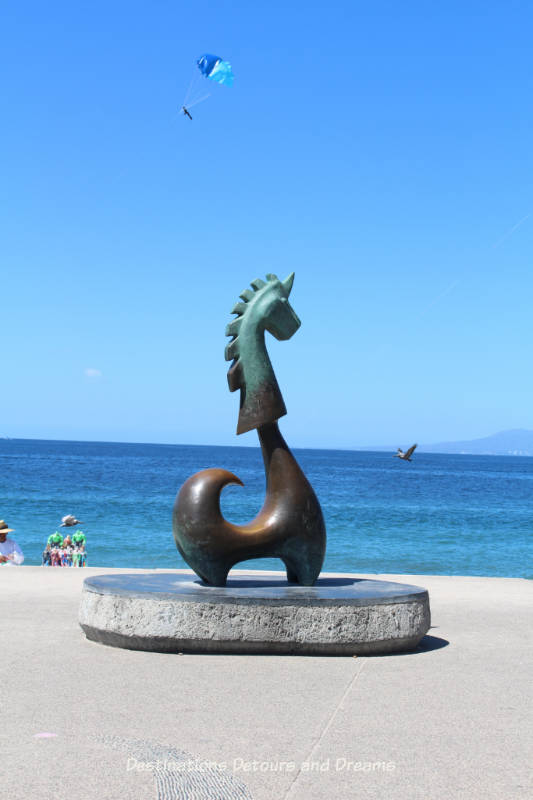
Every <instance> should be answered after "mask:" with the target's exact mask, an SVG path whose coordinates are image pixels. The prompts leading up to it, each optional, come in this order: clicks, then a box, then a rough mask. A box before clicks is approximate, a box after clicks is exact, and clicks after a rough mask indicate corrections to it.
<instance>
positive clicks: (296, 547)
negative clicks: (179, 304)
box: [173, 273, 326, 586]
mask: <svg viewBox="0 0 533 800" xmlns="http://www.w3.org/2000/svg"><path fill="white" fill-rule="evenodd" d="M266 278H267V280H266V282H265V281H263V280H260V279H259V278H257V279H256V280H254V281H252V282H251V286H252V287H253V291H252V290H250V289H245V290H244V291H243V292H242V294H241V295H240V297H241V299H242V301H243V302H238V303H236V304H235V305H234V306H233V309H232V311H231V313H232V314H236V315H237V316H236V317H235V318H234V319H233V320H232V321H231V322H230V323H229V325H228V326H227V328H226V336H231V337H232V338H231V341H230V342H229V344H228V345H227V347H226V354H225V355H226V360H227V361H232V364H231V366H230V368H229V371H228V384H229V388H230V391H232V392H234V391H236V390H237V389H240V392H241V394H240V411H239V422H238V426H237V433H238V434H240V433H245V432H246V431H250V430H253V429H254V428H256V429H257V433H258V436H259V441H260V443H261V449H262V453H263V461H264V465H265V475H266V498H265V501H264V504H263V507H262V509H261V511H260V512H259V514H258V515H257V516H256V517H255V519H253V520H252V521H251V522H249V523H247V524H245V525H234V524H232V523H231V522H228V521H227V520H226V519H224V517H223V516H222V514H221V511H220V494H221V492H222V489H223V488H224V486H227V485H229V484H239V485H240V486H242V485H243V483H242V481H241V480H240V479H239V478H238V477H237V476H236V475H234V474H233V473H232V472H228V471H227V470H224V469H206V470H203V471H202V472H198V473H197V474H196V475H193V476H192V477H191V478H189V479H188V480H187V481H186V482H185V483H184V484H183V486H182V488H181V490H180V491H179V493H178V496H177V498H176V502H175V504H174V514H173V531H174V539H175V541H176V546H177V548H178V550H179V552H180V553H181V555H182V556H183V558H184V559H185V561H187V563H188V564H189V565H190V566H191V567H192V568H193V570H194V571H195V572H196V574H197V575H198V576H199V577H200V578H201V579H202V580H203V581H204V582H205V583H208V584H211V585H213V586H225V585H226V579H227V576H228V572H229V571H230V569H231V568H232V567H233V566H234V565H235V564H237V563H238V562H239V561H245V560H247V559H251V558H264V557H271V558H280V559H281V560H282V561H283V563H284V564H285V568H286V571H287V580H288V581H290V582H291V583H299V584H301V585H302V586H312V585H313V584H314V583H315V581H316V579H317V578H318V576H319V574H320V570H321V568H322V563H323V561H324V554H325V549H326V530H325V526H324V519H323V516H322V510H321V508H320V503H319V502H318V499H317V497H316V495H315V493H314V491H313V489H312V487H311V484H310V483H309V481H308V480H307V478H306V477H305V475H304V474H303V472H302V470H301V469H300V467H299V466H298V463H297V461H296V459H295V458H294V456H293V455H292V453H291V451H290V450H289V448H288V446H287V444H286V442H285V440H284V439H283V436H282V435H281V433H280V430H279V428H278V423H277V420H278V419H279V418H280V417H282V416H283V415H284V414H286V413H287V410H286V408H285V403H284V402H283V397H282V396H281V392H280V389H279V386H278V382H277V380H276V376H275V375H274V370H273V369H272V364H271V362H270V358H269V356H268V353H267V349H266V345H265V330H267V331H269V332H270V333H271V334H272V335H273V336H275V337H276V339H280V340H285V339H290V338H291V336H292V335H293V334H294V333H296V331H297V330H298V328H299V327H300V320H299V319H298V317H297V316H296V314H295V313H294V311H293V309H292V307H291V305H290V303H289V294H290V292H291V289H292V285H293V281H294V273H292V274H291V275H289V277H288V278H287V279H286V280H285V281H280V280H279V279H278V278H277V277H276V275H273V274H268V275H267V276H266Z"/></svg>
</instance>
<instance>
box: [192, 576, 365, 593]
mask: <svg viewBox="0 0 533 800" xmlns="http://www.w3.org/2000/svg"><path fill="white" fill-rule="evenodd" d="M362 580H363V579H362V578H318V580H317V581H316V583H315V584H314V586H304V587H299V586H298V584H295V583H288V582H287V579H286V578H285V577H280V578H275V577H274V576H269V575H265V576H263V577H261V578H232V577H231V576H230V577H229V578H228V582H227V583H226V587H225V588H226V589H229V590H231V589H269V588H270V589H290V588H300V589H302V590H304V591H305V590H307V591H309V590H310V591H312V590H313V589H325V588H332V587H335V586H353V585H354V584H356V583H362ZM194 583H196V584H197V585H198V586H209V584H207V583H205V582H204V581H202V580H201V579H198V580H197V581H194Z"/></svg>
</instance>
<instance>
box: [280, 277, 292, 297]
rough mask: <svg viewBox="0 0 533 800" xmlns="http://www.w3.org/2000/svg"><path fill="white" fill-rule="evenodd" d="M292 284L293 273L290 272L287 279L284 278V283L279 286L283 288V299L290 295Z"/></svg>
mask: <svg viewBox="0 0 533 800" xmlns="http://www.w3.org/2000/svg"><path fill="white" fill-rule="evenodd" d="M293 283H294V272H291V274H290V275H289V277H288V278H285V280H284V281H281V285H282V286H283V294H284V295H285V297H288V296H289V295H290V293H291V289H292V284H293Z"/></svg>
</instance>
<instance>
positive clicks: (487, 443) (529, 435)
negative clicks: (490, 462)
mask: <svg viewBox="0 0 533 800" xmlns="http://www.w3.org/2000/svg"><path fill="white" fill-rule="evenodd" d="M418 449H419V450H420V452H423V453H464V454H468V455H475V456H533V431H527V430H524V429H522V428H518V429H516V430H511V431H501V432H500V433H494V434H493V435H492V436H485V437H484V438H483V439H471V440H470V441H466V442H439V443H438V444H425V445H420V446H419V448H418Z"/></svg>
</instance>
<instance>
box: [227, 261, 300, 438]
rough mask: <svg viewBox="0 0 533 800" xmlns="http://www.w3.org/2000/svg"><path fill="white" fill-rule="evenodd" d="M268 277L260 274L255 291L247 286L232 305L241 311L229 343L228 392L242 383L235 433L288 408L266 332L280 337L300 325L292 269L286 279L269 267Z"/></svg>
mask: <svg viewBox="0 0 533 800" xmlns="http://www.w3.org/2000/svg"><path fill="white" fill-rule="evenodd" d="M266 278H267V283H265V281H263V280H261V279H260V278H256V279H255V280H253V281H251V284H250V285H251V286H252V287H253V291H251V290H250V289H244V290H243V291H242V292H241V294H240V295H239V297H240V298H241V299H242V301H243V302H240V303H239V302H238V303H235V305H234V306H233V308H232V309H231V313H232V314H237V317H236V318H235V319H234V320H232V321H231V322H230V323H229V324H228V325H227V327H226V336H231V337H232V341H231V342H229V343H228V344H227V345H226V350H225V357H226V361H233V363H232V364H231V366H230V368H229V370H228V386H229V390H230V392H235V391H236V390H237V389H240V391H241V396H240V410H239V423H238V426H237V433H238V434H239V433H245V432H246V431H250V430H252V429H253V428H258V427H259V426H260V425H264V424H266V423H267V422H275V420H277V419H279V418H280V417H282V416H284V415H285V414H286V413H287V409H286V407H285V403H284V402H283V397H282V395H281V391H280V389H279V386H278V382H277V380H276V376H275V375H274V370H273V369H272V364H271V362H270V358H269V356H268V353H267V350H266V345H265V337H264V332H265V330H268V331H269V332H270V333H271V334H272V335H273V336H275V337H276V338H277V339H289V338H290V337H291V336H292V335H293V334H294V333H295V331H296V330H298V328H299V327H300V320H299V319H298V317H297V316H296V314H295V313H294V311H293V309H292V308H291V306H290V305H289V303H288V298H289V294H290V292H291V289H292V285H293V282H294V272H293V273H292V274H291V275H289V277H288V278H287V279H286V280H285V281H280V280H279V279H278V277H277V276H276V275H274V274H273V273H268V274H267V276H266Z"/></svg>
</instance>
